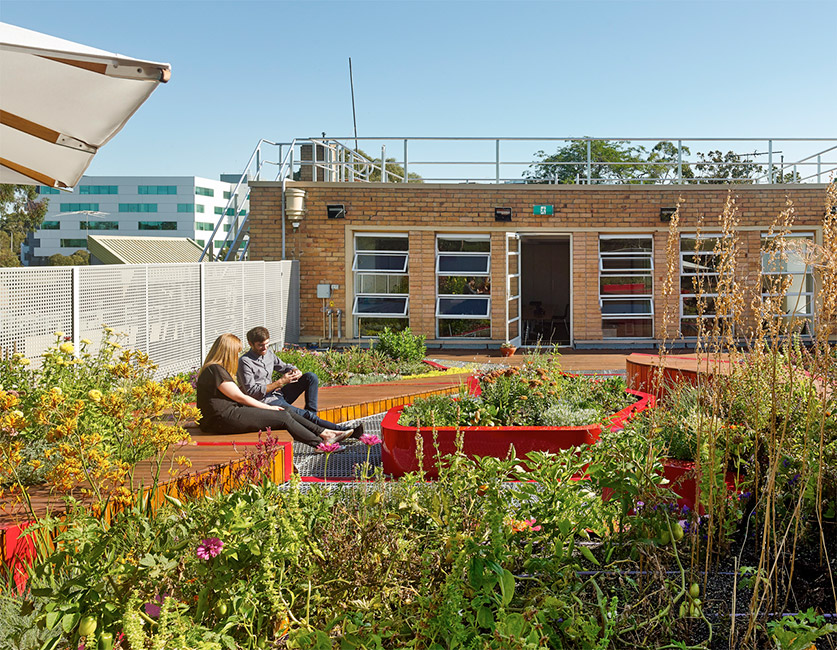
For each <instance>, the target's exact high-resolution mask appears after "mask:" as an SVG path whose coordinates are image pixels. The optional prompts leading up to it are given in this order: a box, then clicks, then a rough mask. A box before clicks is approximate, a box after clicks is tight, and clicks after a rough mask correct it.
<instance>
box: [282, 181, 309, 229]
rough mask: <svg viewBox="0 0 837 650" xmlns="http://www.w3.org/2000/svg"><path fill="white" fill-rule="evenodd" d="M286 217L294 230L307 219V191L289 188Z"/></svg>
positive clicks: (287, 190)
mask: <svg viewBox="0 0 837 650" xmlns="http://www.w3.org/2000/svg"><path fill="white" fill-rule="evenodd" d="M285 215H286V216H287V217H288V221H290V222H291V225H292V226H293V227H294V229H296V228H299V224H300V223H301V222H302V219H303V218H304V217H305V190H302V189H300V188H298V187H289V188H287V189H286V190H285Z"/></svg>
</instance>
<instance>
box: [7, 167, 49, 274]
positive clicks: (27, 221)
mask: <svg viewBox="0 0 837 650" xmlns="http://www.w3.org/2000/svg"><path fill="white" fill-rule="evenodd" d="M48 203H49V199H46V198H42V199H40V200H38V192H37V190H36V189H35V186H34V185H6V184H0V230H2V231H3V232H4V233H5V234H6V235H7V237H6V238H5V241H4V244H5V245H4V247H3V249H4V251H11V254H4V255H0V266H20V257H19V251H20V244H21V242H22V241H23V240H24V238H25V237H26V235H27V234H28V233H30V232H32V231H33V230H35V229H36V228H38V227H39V226H40V225H41V223H43V220H44V215H45V214H46V211H47V205H48Z"/></svg>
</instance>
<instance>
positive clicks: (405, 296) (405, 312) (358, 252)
mask: <svg viewBox="0 0 837 650" xmlns="http://www.w3.org/2000/svg"><path fill="white" fill-rule="evenodd" d="M359 237H372V238H375V239H401V240H406V241H407V250H406V251H405V250H391V251H390V250H374V251H369V250H365V249H358V243H357V242H358V238H359ZM409 242H410V239H409V235H408V234H407V233H382V232H356V233H354V240H353V243H354V257H353V259H352V271H353V272H354V293H355V295H354V299H353V301H352V316H353V317H354V318H355V327H356V328H358V329H357V331H358V332H359V331H360V329H359V320H360V319H362V318H407V317H408V316H409V313H410V295H409V293H378V292H375V293H364V292H362V291H358V289H359V285H360V282H359V278H360V276H363V275H385V276H403V277H405V278H409V265H410V250H409V246H410V244H409ZM385 255H386V256H403V264H402V266H401V269H400V270H390V269H386V270H381V269H358V259H359V258H361V257H362V256H370V257H381V256H385ZM364 298H387V299H397V300H403V301H404V303H403V304H404V307H403V309H402V310H401V311H400V312H375V313H368V312H362V313H360V312H358V303H359V302H360V301H361V300H363V299H364Z"/></svg>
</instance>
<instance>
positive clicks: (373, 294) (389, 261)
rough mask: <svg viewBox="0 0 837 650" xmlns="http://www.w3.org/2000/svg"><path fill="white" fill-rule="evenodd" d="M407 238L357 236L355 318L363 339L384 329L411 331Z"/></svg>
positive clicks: (399, 236)
mask: <svg viewBox="0 0 837 650" xmlns="http://www.w3.org/2000/svg"><path fill="white" fill-rule="evenodd" d="M408 249H409V240H408V238H407V235H400V234H399V235H389V234H381V233H371V234H357V235H355V257H354V261H353V263H352V271H354V274H355V299H354V304H353V306H352V315H353V316H354V317H355V323H356V326H357V333H358V335H359V336H377V335H378V334H379V333H380V332H381V330H383V329H384V327H389V328H390V329H394V330H402V329H404V328H406V327H407V325H408V323H409V320H408V312H409V293H410V288H409V287H410V280H409V276H408V275H407V269H408V264H409V252H408Z"/></svg>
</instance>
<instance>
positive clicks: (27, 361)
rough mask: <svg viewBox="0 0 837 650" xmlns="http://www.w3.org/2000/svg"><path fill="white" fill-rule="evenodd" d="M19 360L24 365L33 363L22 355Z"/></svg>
mask: <svg viewBox="0 0 837 650" xmlns="http://www.w3.org/2000/svg"><path fill="white" fill-rule="evenodd" d="M17 362H18V363H19V364H20V365H22V366H28V365H29V364H30V363H32V362H31V361H29V359H27V358H26V357H21V358H20V359H18V360H17Z"/></svg>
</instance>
